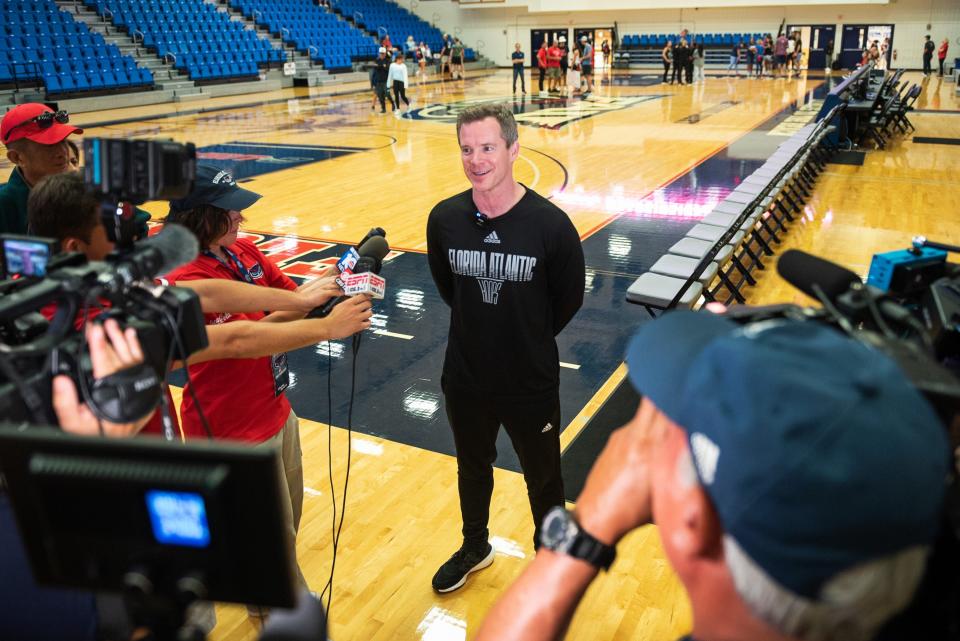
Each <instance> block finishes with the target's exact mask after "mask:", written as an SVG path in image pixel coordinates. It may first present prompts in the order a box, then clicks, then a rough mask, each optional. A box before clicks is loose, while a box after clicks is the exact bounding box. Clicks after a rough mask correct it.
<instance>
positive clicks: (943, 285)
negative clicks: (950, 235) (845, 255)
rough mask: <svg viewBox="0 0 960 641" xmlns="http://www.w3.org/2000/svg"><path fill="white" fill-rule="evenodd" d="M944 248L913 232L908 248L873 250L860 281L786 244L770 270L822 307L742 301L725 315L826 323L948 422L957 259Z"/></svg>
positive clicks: (959, 315)
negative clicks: (881, 359) (899, 373)
mask: <svg viewBox="0 0 960 641" xmlns="http://www.w3.org/2000/svg"><path fill="white" fill-rule="evenodd" d="M948 251H955V252H960V247H952V246H950V245H944V244H941V243H934V242H930V241H927V240H926V239H925V238H922V237H917V238H915V239H914V241H913V244H912V246H911V247H910V248H908V249H905V250H900V251H893V252H887V253H881V254H876V255H875V256H874V257H873V259H872V262H871V265H870V273H869V276H868V278H867V282H866V283H863V282H862V281H861V279H860V277H859V276H858V275H857V274H855V273H854V272H852V271H850V270H848V269H845V268H843V267H841V266H839V265H836V264H834V263H831V262H830V261H827V260H824V259H822V258H818V257H816V256H812V255H810V254H807V253H805V252H802V251H799V250H795V249H791V250H787V251H786V252H784V254H783V255H782V256H781V258H780V260H779V261H778V263H777V271H778V273H779V274H780V276H782V277H783V278H784V279H785V280H786V281H787V282H789V283H790V284H791V285H793V286H794V287H796V288H797V289H799V290H800V291H802V292H803V293H805V294H807V295H808V296H810V297H811V298H815V299H818V300H819V301H820V302H821V303H822V304H823V307H822V308H812V307H800V306H798V305H789V304H788V305H768V306H760V307H750V306H744V307H733V308H730V309H729V310H727V312H726V313H725V314H726V316H727V317H728V318H730V319H731V320H734V321H736V322H739V323H743V324H749V323H755V322H761V321H767V320H775V319H777V318H789V319H794V320H803V321H814V322H822V323H826V324H829V325H831V326H833V327H835V328H836V329H837V330H838V331H843V332H845V333H847V334H848V335H850V336H851V337H852V338H854V339H856V340H859V341H861V342H863V343H865V344H867V345H869V346H871V347H872V348H874V349H878V350H880V351H882V352H884V353H885V354H887V356H889V357H890V358H892V359H893V360H894V361H895V362H896V363H897V364H898V365H899V366H900V368H901V369H902V370H903V372H904V374H905V375H906V376H907V377H908V378H909V379H910V381H911V382H912V383H913V385H914V386H915V387H916V388H917V389H918V390H919V391H920V392H921V393H923V394H924V396H926V398H927V399H928V400H929V401H930V402H931V404H932V405H933V406H934V408H935V409H936V410H937V412H938V413H939V415H940V416H941V418H942V419H943V421H944V423H945V424H947V425H949V424H950V421H951V420H952V419H953V417H954V416H955V415H957V414H958V413H960V378H958V376H957V372H958V368H960V265H957V264H953V263H948V262H947V252H948Z"/></svg>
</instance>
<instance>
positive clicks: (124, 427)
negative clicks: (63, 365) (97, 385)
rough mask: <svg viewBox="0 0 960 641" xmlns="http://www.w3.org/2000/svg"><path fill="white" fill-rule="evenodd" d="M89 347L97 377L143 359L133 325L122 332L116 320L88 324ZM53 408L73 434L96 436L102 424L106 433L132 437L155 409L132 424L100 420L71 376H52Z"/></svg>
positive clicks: (108, 374)
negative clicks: (81, 394)
mask: <svg viewBox="0 0 960 641" xmlns="http://www.w3.org/2000/svg"><path fill="white" fill-rule="evenodd" d="M86 338H87V347H88V349H89V352H90V361H91V363H92V365H93V376H94V378H104V377H105V376H110V375H111V374H113V373H115V372H119V371H120V370H122V369H126V368H128V367H132V366H134V365H137V364H139V363H142V362H143V351H142V350H141V348H140V341H139V340H138V339H137V333H136V331H135V330H134V329H133V328H127V329H126V331H121V330H120V326H119V325H118V324H117V321H115V320H113V319H109V320H107V321H106V322H105V323H104V324H103V325H100V324H99V323H90V324H88V325H87V334H86ZM53 410H54V412H55V413H56V414H57V421H58V422H59V423H60V427H61V428H62V429H63V430H64V431H66V432H72V433H74V434H87V435H97V434H100V426H101V425H102V426H103V434H104V435H106V436H130V435H131V434H135V433H136V432H138V431H139V430H140V428H142V427H143V426H144V425H145V424H146V423H147V421H148V420H149V419H150V417H151V416H152V415H153V412H150V413H149V414H147V415H146V416H144V417H142V418H141V419H139V420H137V421H134V422H132V423H111V422H109V421H102V422H101V421H100V420H99V419H98V418H97V417H96V416H95V415H94V413H93V411H91V410H90V408H89V407H87V405H86V404H85V403H81V402H80V399H79V397H78V395H77V388H76V386H75V385H74V384H73V381H72V380H71V379H70V377H69V376H63V375H60V376H56V377H54V379H53Z"/></svg>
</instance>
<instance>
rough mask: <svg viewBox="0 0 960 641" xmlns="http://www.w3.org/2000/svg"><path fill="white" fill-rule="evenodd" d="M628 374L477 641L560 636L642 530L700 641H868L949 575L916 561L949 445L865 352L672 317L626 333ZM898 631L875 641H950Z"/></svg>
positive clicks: (940, 491)
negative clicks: (616, 423) (929, 574)
mask: <svg viewBox="0 0 960 641" xmlns="http://www.w3.org/2000/svg"><path fill="white" fill-rule="evenodd" d="M626 362H627V367H628V370H629V380H630V382H631V384H632V385H633V386H634V387H635V388H636V390H637V391H638V392H639V393H640V394H641V395H642V400H641V401H640V403H639V407H638V409H637V412H636V415H635V416H634V418H633V419H631V420H630V422H629V423H627V425H625V426H624V427H623V428H621V429H619V430H616V431H615V432H613V434H611V436H610V438H609V440H608V441H607V445H606V447H605V448H604V450H603V452H602V453H601V454H600V456H599V458H597V461H596V463H595V464H594V466H593V469H592V470H591V471H590V475H589V477H588V478H587V482H586V484H585V486H584V489H583V492H582V493H581V494H580V496H579V498H578V499H577V504H576V509H575V510H574V511H572V512H568V511H567V510H565V509H563V508H562V507H560V508H555V509H553V510H551V511H550V513H549V514H548V515H547V518H546V520H545V521H544V524H543V528H542V532H543V539H542V546H541V547H540V550H539V552H538V553H537V556H536V558H535V559H534V560H533V562H532V563H531V564H530V565H529V566H528V567H527V568H526V570H524V572H523V574H521V576H520V577H519V578H518V579H517V581H516V582H515V583H514V584H513V585H512V586H511V587H510V589H509V590H508V591H507V592H506V593H505V594H504V595H503V596H502V597H501V599H500V601H499V602H498V603H497V604H496V605H495V606H494V607H493V609H492V610H491V611H490V613H489V614H488V616H487V620H486V621H485V622H484V624H483V627H482V628H481V629H480V631H479V634H478V635H477V636H476V637H474V639H475V641H492V640H496V641H512V640H518V641H519V640H521V639H522V640H523V641H547V640H553V639H560V638H562V637H563V635H564V634H565V632H566V628H567V626H568V625H569V623H570V620H571V618H572V617H573V613H574V610H575V609H576V607H577V604H578V603H579V601H580V599H581V598H582V597H583V595H584V593H585V592H586V591H587V588H588V587H589V585H590V583H591V582H592V581H593V580H594V579H595V578H596V576H597V574H598V573H599V571H600V570H601V569H605V568H608V567H609V566H610V564H611V563H613V561H614V557H615V550H614V546H615V545H616V544H617V543H618V542H619V541H620V540H621V539H622V538H623V537H624V536H625V535H626V534H627V533H628V532H630V531H632V530H634V529H636V528H638V527H640V526H641V525H644V524H647V523H651V522H653V523H655V524H656V525H657V529H658V532H659V535H660V540H661V542H662V544H663V550H664V553H665V554H666V557H667V558H668V559H669V561H670V565H671V566H672V567H673V569H674V571H675V572H676V574H677V576H678V578H679V579H680V581H681V582H682V583H683V585H684V587H685V588H686V591H687V594H688V595H689V597H690V604H691V606H692V610H693V632H692V634H693V636H694V637H695V638H696V639H698V640H699V641H724V640H735V641H798V640H800V639H802V640H803V641H867V640H869V639H876V638H878V637H877V635H878V631H880V629H881V627H883V626H885V625H890V624H891V623H893V622H894V617H896V618H900V617H899V616H897V613H898V612H900V613H902V612H904V609H905V608H906V607H907V606H908V604H910V603H911V600H912V599H914V598H915V595H923V594H924V592H925V587H926V586H922V585H921V578H922V577H923V574H924V571H925V569H926V568H927V567H930V568H931V569H934V570H940V569H941V568H943V567H944V563H945V562H949V561H947V560H945V559H940V560H939V562H938V560H937V558H936V557H933V558H932V559H930V556H929V555H930V552H931V550H933V549H934V546H935V542H937V539H938V535H939V533H940V532H941V527H942V524H943V523H945V519H944V514H943V512H944V501H945V498H946V496H947V487H946V484H945V479H946V478H947V477H948V475H949V470H950V468H951V467H952V459H953V456H952V451H951V446H950V443H949V441H948V439H947V430H946V429H944V425H943V424H942V423H941V421H940V419H939V417H938V416H937V414H936V412H935V411H934V409H933V407H932V406H931V405H930V404H929V402H928V401H927V400H926V399H925V398H924V397H923V396H921V395H920V393H919V392H918V391H917V389H916V388H915V387H914V386H913V384H912V383H911V382H910V381H909V380H907V378H906V377H905V376H904V374H903V372H902V371H901V370H900V367H899V366H898V365H897V364H896V363H894V362H893V361H892V360H890V359H889V358H888V357H886V356H884V355H883V354H882V353H881V352H880V351H879V350H875V349H872V348H870V347H867V346H866V345H865V344H863V343H860V342H859V341H856V340H854V339H851V338H848V337H847V336H846V335H845V334H843V333H841V332H837V331H836V330H835V329H833V328H831V327H828V326H826V325H824V324H821V323H818V322H802V321H796V320H786V319H783V320H768V321H763V322H757V323H752V324H748V325H738V324H736V323H734V322H732V321H731V320H729V319H727V318H724V317H722V316H717V315H714V314H710V313H707V312H673V313H670V314H666V315H664V316H663V317H662V318H658V319H657V320H655V321H652V322H650V323H647V324H645V325H643V326H642V327H641V329H640V331H639V332H638V333H637V335H636V336H635V337H634V339H633V340H632V341H631V343H630V346H629V347H628V348H627V355H626ZM928 559H929V561H928ZM928 563H929V566H928ZM950 567H955V564H952V565H951V566H950ZM947 572H953V571H952V570H947ZM918 586H920V587H918ZM950 594H951V593H950V592H949V591H946V595H948V596H947V597H946V600H947V602H948V603H949V604H950V611H951V612H952V611H955V603H953V600H955V594H956V592H953V593H952V594H953V595H954V596H953V597H952V599H951V597H950V596H949V595H950ZM937 596H939V595H937ZM605 598H606V599H607V602H610V601H613V600H616V597H614V596H613V595H607V596H606V597H605ZM916 598H917V599H923V598H924V597H923V596H917V597H916ZM930 612H931V613H933V612H934V611H933V610H931V611H930ZM944 614H948V613H946V612H945V613H944ZM938 615H939V616H943V615H940V614H939V613H938ZM920 623H921V624H925V623H926V621H925V620H923V621H920ZM922 627H923V626H922ZM906 629H907V630H909V632H907V633H901V634H898V635H896V636H881V637H879V638H889V639H897V641H904V640H906V639H910V640H913V639H917V640H920V639H923V640H924V641H932V640H934V639H936V640H937V641H941V640H943V639H947V638H950V639H952V638H954V637H953V636H952V635H947V634H936V635H930V634H927V633H925V632H924V631H919V630H918V629H916V628H906ZM593 632H595V631H593ZM618 632H623V630H619V631H618ZM887 632H889V630H884V631H883V632H882V633H881V635H883V634H886V633H887ZM901 632H902V631H901ZM580 636H583V635H582V634H581V635H580ZM580 636H578V638H580ZM590 638H592V639H596V638H598V635H597V634H595V633H594V634H592V635H590Z"/></svg>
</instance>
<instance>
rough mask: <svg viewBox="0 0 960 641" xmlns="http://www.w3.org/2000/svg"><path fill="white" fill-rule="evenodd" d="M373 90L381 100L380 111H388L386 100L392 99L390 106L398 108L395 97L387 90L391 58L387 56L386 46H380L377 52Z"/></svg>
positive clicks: (374, 62) (392, 108)
mask: <svg viewBox="0 0 960 641" xmlns="http://www.w3.org/2000/svg"><path fill="white" fill-rule="evenodd" d="M373 64H374V67H373V90H374V91H375V92H376V93H377V99H378V100H379V101H380V113H382V114H384V113H387V103H386V100H390V108H391V110H394V109H396V108H397V106H396V105H395V104H393V98H392V97H391V96H390V94H389V93H388V92H387V76H388V75H389V74H390V58H389V56H387V49H386V47H380V50H379V52H378V53H377V59H376V60H374V61H373Z"/></svg>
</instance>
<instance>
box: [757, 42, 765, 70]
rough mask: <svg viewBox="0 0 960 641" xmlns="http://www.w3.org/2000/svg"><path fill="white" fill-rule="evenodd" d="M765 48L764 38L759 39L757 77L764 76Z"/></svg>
mask: <svg viewBox="0 0 960 641" xmlns="http://www.w3.org/2000/svg"><path fill="white" fill-rule="evenodd" d="M765 50H766V47H765V46H764V40H763V38H761V39H760V40H758V41H757V78H763V60H764V57H763V54H764V51H765Z"/></svg>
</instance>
